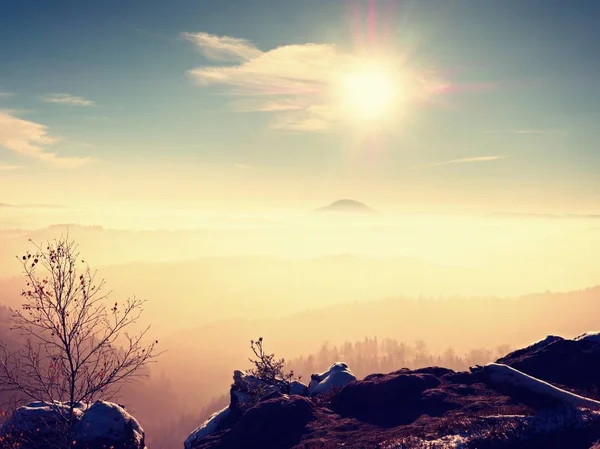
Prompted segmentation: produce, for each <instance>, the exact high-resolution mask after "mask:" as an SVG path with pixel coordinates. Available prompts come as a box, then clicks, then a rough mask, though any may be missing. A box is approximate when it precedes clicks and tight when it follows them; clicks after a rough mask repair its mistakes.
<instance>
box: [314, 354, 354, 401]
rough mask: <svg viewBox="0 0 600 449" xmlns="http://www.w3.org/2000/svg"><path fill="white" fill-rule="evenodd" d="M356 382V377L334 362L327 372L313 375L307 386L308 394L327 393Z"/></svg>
mask: <svg viewBox="0 0 600 449" xmlns="http://www.w3.org/2000/svg"><path fill="white" fill-rule="evenodd" d="M353 380H356V376H355V375H354V374H352V371H350V369H349V368H348V365H346V364H345V363H343V362H336V363H334V364H333V365H331V366H330V367H329V369H328V370H327V371H324V372H322V373H317V374H313V375H312V376H311V380H310V384H309V385H308V394H309V395H310V396H314V395H317V394H326V393H329V392H330V391H331V390H333V389H334V388H341V387H343V386H345V385H346V384H349V383H350V382H352V381H353Z"/></svg>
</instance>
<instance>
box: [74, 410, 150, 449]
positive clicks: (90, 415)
mask: <svg viewBox="0 0 600 449" xmlns="http://www.w3.org/2000/svg"><path fill="white" fill-rule="evenodd" d="M74 440H75V441H77V444H78V445H81V446H83V447H86V448H89V449H96V448H98V449H100V448H103V447H110V446H114V447H119V448H127V449H143V448H145V447H146V445H145V444H144V430H143V429H142V427H141V426H140V423H139V422H138V421H137V420H136V419H135V418H134V417H133V416H132V415H130V414H129V413H128V412H127V411H126V410H125V409H124V408H123V407H121V406H120V405H117V404H114V403H112V402H105V401H96V402H94V403H93V404H92V405H91V406H90V407H89V408H88V409H87V411H86V412H85V414H84V415H83V419H82V420H81V422H80V423H79V424H78V425H77V427H76V428H75V437H74Z"/></svg>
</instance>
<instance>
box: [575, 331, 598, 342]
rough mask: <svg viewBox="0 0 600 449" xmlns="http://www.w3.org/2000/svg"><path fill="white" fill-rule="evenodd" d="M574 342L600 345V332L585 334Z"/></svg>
mask: <svg viewBox="0 0 600 449" xmlns="http://www.w3.org/2000/svg"><path fill="white" fill-rule="evenodd" d="M573 340H575V341H589V342H592V343H600V332H584V333H583V334H581V335H578V336H577V337H575V338H574V339H573Z"/></svg>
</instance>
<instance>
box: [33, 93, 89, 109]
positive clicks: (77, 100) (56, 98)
mask: <svg viewBox="0 0 600 449" xmlns="http://www.w3.org/2000/svg"><path fill="white" fill-rule="evenodd" d="M42 101H45V102H47V103H60V104H67V105H70V106H94V104H95V103H94V102H93V101H92V100H88V99H87V98H84V97H76V96H75V95H71V94H47V95H44V96H43V97H42Z"/></svg>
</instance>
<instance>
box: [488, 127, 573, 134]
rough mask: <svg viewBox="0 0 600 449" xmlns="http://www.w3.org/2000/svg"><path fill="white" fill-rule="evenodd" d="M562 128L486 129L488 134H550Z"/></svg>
mask: <svg viewBox="0 0 600 449" xmlns="http://www.w3.org/2000/svg"><path fill="white" fill-rule="evenodd" d="M562 131H563V130H561V129H536V128H521V129H491V130H488V131H486V133H488V134H549V133H557V132H562Z"/></svg>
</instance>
